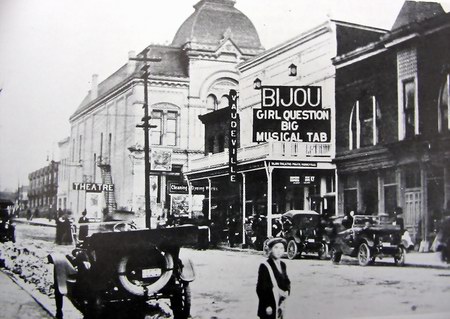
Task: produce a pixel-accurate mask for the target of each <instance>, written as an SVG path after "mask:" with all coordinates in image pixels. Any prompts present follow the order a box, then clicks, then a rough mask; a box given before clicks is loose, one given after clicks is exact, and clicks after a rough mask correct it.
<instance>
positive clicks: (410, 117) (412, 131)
mask: <svg viewBox="0 0 450 319" xmlns="http://www.w3.org/2000/svg"><path fill="white" fill-rule="evenodd" d="M416 122H417V123H418V121H417V108H416V84H415V82H414V80H409V81H405V82H403V128H404V137H405V138H411V137H413V136H414V135H416V134H418V132H419V131H418V128H417V127H416Z"/></svg>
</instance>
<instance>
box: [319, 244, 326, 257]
mask: <svg viewBox="0 0 450 319" xmlns="http://www.w3.org/2000/svg"><path fill="white" fill-rule="evenodd" d="M318 254H319V259H321V260H325V259H327V258H328V244H326V243H322V245H321V246H320V249H319V251H318Z"/></svg>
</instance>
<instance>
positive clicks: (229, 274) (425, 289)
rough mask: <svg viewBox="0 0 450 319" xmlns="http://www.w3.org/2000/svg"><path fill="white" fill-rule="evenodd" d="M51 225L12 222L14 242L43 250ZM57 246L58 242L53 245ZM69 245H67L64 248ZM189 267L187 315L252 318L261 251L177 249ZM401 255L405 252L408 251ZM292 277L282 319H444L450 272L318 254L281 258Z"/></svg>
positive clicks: (207, 318) (448, 307)
mask: <svg viewBox="0 0 450 319" xmlns="http://www.w3.org/2000/svg"><path fill="white" fill-rule="evenodd" d="M54 231H55V229H54V228H45V227H37V226H27V225H19V226H18V236H17V237H18V241H19V242H20V241H22V240H26V241H28V242H29V240H30V239H33V237H34V238H35V240H34V241H33V242H34V243H35V244H36V243H37V244H40V245H46V246H48V248H50V247H51V246H52V245H54V243H53V241H50V242H49V241H48V240H49V238H51V234H53V233H54ZM61 248H62V247H61V246H59V247H58V249H61ZM66 249H67V250H68V251H70V246H66ZM182 255H183V256H188V257H190V258H191V259H192V260H193V261H194V264H195V266H196V272H197V279H196V281H194V282H193V283H192V297H193V300H192V303H193V305H192V316H193V318H194V319H210V318H220V319H226V318H230V319H238V318H256V308H257V296H256V292H255V285H256V276H257V270H258V266H259V264H260V262H261V261H262V260H263V257H262V256H260V255H256V254H251V253H248V252H231V251H220V250H207V251H198V250H192V249H183V251H182ZM407 258H408V256H407ZM284 261H285V262H286V264H287V267H288V273H289V276H290V278H291V281H292V293H291V296H290V298H289V300H288V304H287V314H286V317H285V318H286V319H300V318H371V317H374V318H375V317H390V318H449V317H450V303H449V302H448V300H450V271H449V270H448V269H433V268H425V267H412V266H405V267H396V266H395V265H394V263H393V260H391V259H386V260H383V261H377V263H376V264H375V265H374V266H369V267H360V266H358V265H357V262H356V260H352V259H349V258H345V257H344V258H343V261H342V262H341V264H340V265H333V264H332V263H331V262H330V261H321V260H318V259H317V257H309V258H302V259H300V260H293V261H290V260H288V259H284Z"/></svg>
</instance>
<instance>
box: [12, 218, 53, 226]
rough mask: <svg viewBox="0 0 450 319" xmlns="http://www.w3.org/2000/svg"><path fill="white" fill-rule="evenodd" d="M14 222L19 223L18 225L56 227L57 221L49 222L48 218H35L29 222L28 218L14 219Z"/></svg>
mask: <svg viewBox="0 0 450 319" xmlns="http://www.w3.org/2000/svg"><path fill="white" fill-rule="evenodd" d="M13 222H14V223H17V224H28V225H36V226H45V227H56V222H55V220H51V221H49V220H48V219H47V218H33V219H32V220H28V219H26V218H14V219H13Z"/></svg>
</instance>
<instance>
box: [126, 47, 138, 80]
mask: <svg viewBox="0 0 450 319" xmlns="http://www.w3.org/2000/svg"><path fill="white" fill-rule="evenodd" d="M135 57H136V52H134V51H128V64H127V67H128V68H127V73H128V75H130V74H131V73H133V72H134V70H135V69H136V61H133V60H130V58H135Z"/></svg>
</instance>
